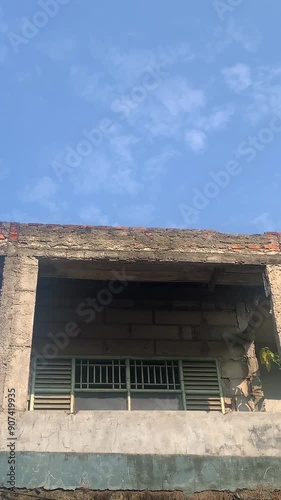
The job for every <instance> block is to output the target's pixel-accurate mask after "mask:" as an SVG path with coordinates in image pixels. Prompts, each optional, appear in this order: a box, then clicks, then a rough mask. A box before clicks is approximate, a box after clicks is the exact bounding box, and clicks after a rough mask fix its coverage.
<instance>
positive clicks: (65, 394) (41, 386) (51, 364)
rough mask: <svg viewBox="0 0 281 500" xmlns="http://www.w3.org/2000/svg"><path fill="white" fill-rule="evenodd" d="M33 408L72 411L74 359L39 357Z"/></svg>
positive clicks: (32, 400) (34, 383) (32, 399)
mask: <svg viewBox="0 0 281 500" xmlns="http://www.w3.org/2000/svg"><path fill="white" fill-rule="evenodd" d="M34 370H35V371H34V382H33V394H32V398H31V410H65V411H71V385H72V384H71V381H72V360H71V359H54V360H51V361H49V360H48V361H46V360H45V359H40V358H37V359H36V360H35V365H34Z"/></svg>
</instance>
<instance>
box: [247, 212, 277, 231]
mask: <svg viewBox="0 0 281 500" xmlns="http://www.w3.org/2000/svg"><path fill="white" fill-rule="evenodd" d="M251 223H252V224H253V225H254V226H256V228H257V231H259V232H267V231H273V230H274V223H273V220H272V218H271V215H270V213H269V212H262V213H260V214H259V215H257V216H256V217H255V218H254V219H253V220H252V221H251Z"/></svg>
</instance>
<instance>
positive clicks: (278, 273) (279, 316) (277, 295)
mask: <svg viewBox="0 0 281 500" xmlns="http://www.w3.org/2000/svg"><path fill="white" fill-rule="evenodd" d="M266 271H267V277H268V280H269V284H270V290H271V300H272V308H273V313H274V314H273V317H274V326H275V333H276V342H277V346H278V349H279V352H280V353H281V265H278V266H270V265H267V266H266Z"/></svg>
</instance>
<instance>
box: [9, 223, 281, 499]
mask: <svg viewBox="0 0 281 500" xmlns="http://www.w3.org/2000/svg"><path fill="white" fill-rule="evenodd" d="M0 286H1V304H0V307H1V314H0V318H1V320H0V321H1V331H0V348H1V350H0V358H1V360H0V361H1V362H0V367H1V368H0V407H1V413H0V484H1V487H2V488H11V487H16V488H26V489H29V490H32V489H36V488H45V489H48V490H54V489H58V488H62V489H65V490H75V489H79V488H88V489H90V490H144V489H148V490H155V491H164V490H167V491H173V490H177V491H178V490H179V491H183V492H187V493H191V492H195V491H205V490H217V491H222V490H231V491H234V490H236V489H237V488H247V489H254V488H259V487H263V488H271V489H274V488H281V475H280V466H281V445H280V443H281V386H280V380H281V371H280V370H278V369H277V367H274V366H273V367H272V370H271V372H270V373H267V371H266V370H265V368H264V366H262V365H261V364H260V361H259V355H258V352H259V350H260V348H262V347H269V348H270V349H271V350H272V351H274V352H279V354H281V233H266V234H263V235H229V234H221V233H218V232H215V231H193V230H176V229H147V228H124V227H90V226H57V225H56V226H54V225H40V224H15V223H2V224H1V225H0Z"/></svg>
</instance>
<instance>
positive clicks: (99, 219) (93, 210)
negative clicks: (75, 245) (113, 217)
mask: <svg viewBox="0 0 281 500" xmlns="http://www.w3.org/2000/svg"><path fill="white" fill-rule="evenodd" d="M79 217H80V219H81V221H82V223H87V224H91V225H100V226H108V225H109V221H108V217H107V215H104V214H103V213H102V211H101V210H100V208H98V207H96V206H95V205H89V206H86V207H84V208H82V209H81V210H80V214H79Z"/></svg>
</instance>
